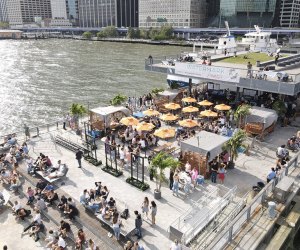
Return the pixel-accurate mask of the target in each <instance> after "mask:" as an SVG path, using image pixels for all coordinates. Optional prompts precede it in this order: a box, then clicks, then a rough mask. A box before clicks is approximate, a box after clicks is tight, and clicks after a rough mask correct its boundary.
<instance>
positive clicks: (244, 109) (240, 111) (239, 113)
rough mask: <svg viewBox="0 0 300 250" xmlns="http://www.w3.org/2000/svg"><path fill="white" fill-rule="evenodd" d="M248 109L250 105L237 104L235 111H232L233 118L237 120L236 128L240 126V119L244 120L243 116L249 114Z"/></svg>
mask: <svg viewBox="0 0 300 250" xmlns="http://www.w3.org/2000/svg"><path fill="white" fill-rule="evenodd" d="M250 109H251V106H250V105H248V104H242V105H240V106H238V108H237V109H236V111H235V113H234V118H235V120H236V121H237V122H238V128H240V127H241V125H242V120H244V119H245V117H246V116H247V115H249V114H250Z"/></svg>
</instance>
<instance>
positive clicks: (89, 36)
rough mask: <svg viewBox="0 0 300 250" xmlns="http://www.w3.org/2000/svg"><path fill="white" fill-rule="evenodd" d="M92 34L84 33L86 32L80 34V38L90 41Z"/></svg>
mask: <svg viewBox="0 0 300 250" xmlns="http://www.w3.org/2000/svg"><path fill="white" fill-rule="evenodd" d="M92 35H93V34H92V32H90V31H86V32H84V33H83V34H82V36H83V37H84V38H86V39H91V38H92Z"/></svg>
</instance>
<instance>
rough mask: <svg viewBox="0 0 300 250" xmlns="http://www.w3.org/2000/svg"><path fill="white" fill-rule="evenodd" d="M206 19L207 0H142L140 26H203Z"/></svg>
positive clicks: (140, 4)
mask: <svg viewBox="0 0 300 250" xmlns="http://www.w3.org/2000/svg"><path fill="white" fill-rule="evenodd" d="M205 19H206V0H140V3H139V26H140V27H142V28H147V27H160V26H162V25H164V24H168V25H172V26H173V27H189V28H199V27H203V26H204V24H205Z"/></svg>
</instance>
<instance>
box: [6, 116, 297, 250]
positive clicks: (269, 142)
mask: <svg viewBox="0 0 300 250" xmlns="http://www.w3.org/2000/svg"><path fill="white" fill-rule="evenodd" d="M299 122H300V120H299V118H298V119H297V120H296V121H295V122H294V125H297V124H300V123H299ZM298 129H299V128H298V127H296V126H288V127H284V128H282V127H276V129H275V132H273V133H272V134H270V135H268V136H267V137H266V138H265V141H264V142H258V141H257V142H255V143H254V148H253V149H251V150H250V155H249V156H247V155H244V154H240V155H239V157H238V159H237V161H236V166H235V168H234V169H230V170H228V171H227V174H226V178H225V183H224V186H225V187H228V188H233V187H235V186H237V192H236V195H237V198H239V197H240V198H241V197H243V196H244V195H246V194H247V193H248V192H249V191H251V190H252V186H253V185H255V184H256V182H258V181H265V180H266V176H267V174H268V172H269V170H270V168H271V167H272V166H275V157H276V156H275V150H276V148H277V147H278V145H281V144H283V143H286V140H287V138H289V137H290V136H291V135H293V134H295V133H296V132H297V130H298ZM56 135H61V136H63V137H64V138H67V139H70V140H72V141H74V142H76V143H78V144H82V143H83V141H82V140H81V138H80V137H79V136H77V135H75V133H74V132H73V131H71V130H70V129H68V130H66V131H65V130H63V129H61V128H58V129H57V130H54V132H51V133H45V134H42V135H40V136H39V137H35V138H31V139H30V140H29V141H28V145H29V149H30V155H31V156H33V157H36V156H37V155H38V154H39V153H40V152H42V153H44V154H46V155H48V156H49V157H50V158H51V159H52V162H56V161H57V160H58V159H61V160H62V162H63V163H66V164H67V165H68V167H69V171H68V174H67V177H66V178H65V179H64V180H63V182H64V185H61V184H62V182H60V181H59V182H58V183H56V185H57V186H59V189H61V190H62V191H63V192H65V193H67V194H69V195H70V196H71V197H73V198H74V199H75V200H77V201H79V196H80V194H81V192H82V190H83V189H85V188H88V189H89V188H94V182H95V181H102V184H104V185H106V186H107V187H108V189H109V190H110V196H111V197H114V198H116V199H117V202H118V201H119V202H123V203H126V204H127V206H128V208H129V211H130V213H133V211H134V210H138V211H140V212H141V205H142V202H143V199H144V197H145V196H147V197H148V198H149V200H150V201H151V200H154V197H153V190H154V189H155V183H154V182H153V181H150V180H149V178H148V175H147V176H146V177H145V181H146V182H147V183H148V184H150V189H148V190H147V191H145V192H142V191H140V190H138V189H137V188H135V187H132V186H131V185H129V184H127V183H126V182H125V180H126V178H127V177H128V176H129V173H128V172H126V171H125V172H124V175H123V176H121V177H119V178H116V177H114V176H112V175H110V174H107V173H105V172H104V171H103V170H101V167H95V166H93V165H91V164H89V163H88V162H86V161H83V168H81V169H80V168H78V166H77V161H76V159H75V154H74V153H73V152H71V151H69V150H67V149H65V148H62V147H60V146H58V145H56V144H55V142H54V140H53V138H55V136H56ZM248 143H249V144H250V143H251V141H249V142H248ZM97 144H98V150H97V155H98V159H101V160H102V161H103V162H105V158H104V145H103V142H101V141H100V140H99V141H98V142H97ZM213 188H216V185H215V184H212V183H211V182H210V181H209V180H207V181H206V184H204V186H203V187H199V188H196V189H195V190H193V192H192V194H191V195H190V196H189V197H187V198H185V197H184V195H183V193H181V194H180V196H179V197H176V196H173V194H172V191H170V190H169V188H168V187H167V185H164V186H163V187H162V198H161V199H160V200H156V201H155V202H156V203H157V207H158V212H157V218H156V220H157V224H156V225H154V226H152V225H151V223H150V220H147V219H146V220H144V222H143V226H142V228H143V232H142V234H143V237H142V239H141V240H140V245H142V246H144V248H145V249H151V250H156V249H157V250H158V249H159V250H163V249H169V247H170V244H171V241H170V240H169V226H170V225H172V224H174V222H175V221H176V220H177V219H178V218H179V217H180V216H181V215H182V214H185V213H188V211H191V210H192V209H193V207H194V206H195V203H197V201H198V200H199V199H201V197H203V196H206V195H208V193H209V190H212V189H213ZM0 220H1V223H2V222H4V223H8V224H13V223H12V221H11V218H10V216H9V215H6V214H5V213H4V215H3V216H2V215H1V217H0ZM14 227H16V230H20V229H19V228H18V225H10V226H9V230H7V231H10V232H13V231H14ZM1 230H3V231H6V230H4V229H3V227H2V226H1V227H0V233H1V232H2V231H1ZM0 235H2V234H0ZM4 235H5V232H4ZM5 237H6V238H2V237H1V239H0V240H2V239H6V244H11V245H13V246H14V248H11V249H22V248H16V247H15V245H14V244H19V242H18V243H15V241H14V240H13V238H10V237H9V234H8V233H6V236H5ZM132 239H133V240H136V238H135V236H133V237H132ZM20 244H21V243H20ZM22 244H23V239H22ZM38 248H40V247H39V246H37V245H33V246H31V247H30V248H29V249H38Z"/></svg>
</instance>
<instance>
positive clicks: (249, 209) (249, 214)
mask: <svg viewBox="0 0 300 250" xmlns="http://www.w3.org/2000/svg"><path fill="white" fill-rule="evenodd" d="M250 217H251V206H250V207H249V208H248V210H247V221H249V220H250Z"/></svg>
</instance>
